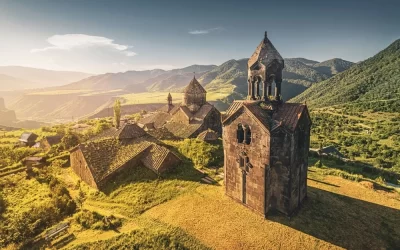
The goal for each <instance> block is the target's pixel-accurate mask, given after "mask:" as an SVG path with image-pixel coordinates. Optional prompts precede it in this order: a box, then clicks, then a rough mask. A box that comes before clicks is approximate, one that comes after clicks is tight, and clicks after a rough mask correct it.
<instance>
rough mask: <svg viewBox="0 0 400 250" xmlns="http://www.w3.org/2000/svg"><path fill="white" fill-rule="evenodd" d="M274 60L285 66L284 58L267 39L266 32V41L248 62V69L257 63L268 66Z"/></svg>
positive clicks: (263, 41)
mask: <svg viewBox="0 0 400 250" xmlns="http://www.w3.org/2000/svg"><path fill="white" fill-rule="evenodd" d="M273 60H278V62H279V63H282V64H283V58H282V56H281V55H280V54H279V52H278V50H276V49H275V47H274V45H273V44H272V43H271V41H270V40H269V39H268V37H267V32H265V36H264V39H263V40H262V41H261V43H260V44H259V45H258V46H257V48H256V50H255V51H254V53H253V55H252V56H251V57H250V59H249V61H248V67H251V66H253V65H254V63H256V62H257V61H260V62H261V63H263V64H264V65H265V66H267V65H268V64H270V63H271V62H272V61H273Z"/></svg>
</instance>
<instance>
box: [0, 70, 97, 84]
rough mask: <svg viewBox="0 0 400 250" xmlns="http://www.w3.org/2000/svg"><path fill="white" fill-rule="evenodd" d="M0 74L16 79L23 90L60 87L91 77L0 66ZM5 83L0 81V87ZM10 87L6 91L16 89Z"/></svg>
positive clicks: (83, 74) (84, 74) (63, 72)
mask: <svg viewBox="0 0 400 250" xmlns="http://www.w3.org/2000/svg"><path fill="white" fill-rule="evenodd" d="M0 74H2V75H7V76H9V77H13V78H15V79H17V80H18V81H19V82H21V84H18V86H20V87H21V88H23V89H25V88H29V89H35V88H43V87H53V86H61V85H64V84H67V83H70V82H75V81H78V80H81V79H83V78H86V77H89V76H90V75H91V74H87V73H82V72H73V71H55V70H45V69H36V68H29V67H21V66H0ZM5 82H6V80H3V79H0V86H3V85H4V83H5ZM11 87H12V86H10V88H9V89H7V90H11V89H12V90H13V89H17V88H15V87H14V88H11ZM18 89H20V88H18Z"/></svg>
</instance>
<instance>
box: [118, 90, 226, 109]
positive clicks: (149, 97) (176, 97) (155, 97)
mask: <svg viewBox="0 0 400 250" xmlns="http://www.w3.org/2000/svg"><path fill="white" fill-rule="evenodd" d="M168 93H169V92H144V93H136V94H126V95H121V96H120V98H121V99H123V101H122V104H123V105H129V104H150V103H167V96H168ZM171 95H172V101H173V102H174V103H180V102H181V101H182V93H176V92H171ZM228 95H229V91H228V90H226V91H225V89H224V90H217V91H212V92H209V93H207V100H208V101H217V100H220V99H222V98H224V97H226V96H228Z"/></svg>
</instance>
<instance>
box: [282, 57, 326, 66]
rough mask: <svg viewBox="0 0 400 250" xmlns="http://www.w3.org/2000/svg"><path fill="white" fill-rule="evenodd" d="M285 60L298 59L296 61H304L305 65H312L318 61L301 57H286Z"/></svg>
mask: <svg viewBox="0 0 400 250" xmlns="http://www.w3.org/2000/svg"><path fill="white" fill-rule="evenodd" d="M285 60H293V61H298V62H301V63H304V64H305V65H308V66H313V65H314V64H317V63H319V62H318V61H314V60H310V59H307V58H302V57H297V58H286V59H285Z"/></svg>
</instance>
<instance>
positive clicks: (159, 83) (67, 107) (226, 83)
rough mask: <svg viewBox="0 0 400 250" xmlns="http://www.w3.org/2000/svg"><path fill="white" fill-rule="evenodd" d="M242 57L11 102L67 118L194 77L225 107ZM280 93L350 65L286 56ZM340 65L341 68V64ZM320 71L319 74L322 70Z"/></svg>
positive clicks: (25, 111) (174, 88) (96, 79)
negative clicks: (132, 95)
mask: <svg viewBox="0 0 400 250" xmlns="http://www.w3.org/2000/svg"><path fill="white" fill-rule="evenodd" d="M247 61H248V59H247V58H244V59H240V60H229V61H227V62H225V63H223V64H221V65H219V66H216V65H191V66H188V67H185V68H181V69H173V70H168V71H166V70H161V69H154V70H146V71H127V72H122V73H107V74H101V75H95V76H89V77H87V78H85V79H82V80H79V81H75V82H72V83H69V84H66V85H63V86H59V87H52V88H47V89H40V90H34V91H26V92H25V93H23V95H22V96H21V97H19V98H17V99H15V100H14V102H13V103H12V104H10V105H9V106H10V108H12V109H13V110H15V112H16V114H17V117H22V118H24V119H38V120H41V121H57V120H58V121H62V120H63V119H67V120H70V119H71V118H72V117H76V118H77V117H82V116H85V115H88V114H91V113H93V112H99V111H100V110H101V109H102V108H106V107H108V106H110V105H112V100H113V99H114V98H116V97H120V98H123V97H121V96H122V95H123V94H129V93H141V92H166V91H170V92H180V91H181V90H182V88H183V87H185V86H186V85H187V84H188V83H189V82H190V80H191V79H192V78H193V76H194V75H195V76H196V78H197V79H198V80H199V82H200V83H201V84H202V85H203V86H204V87H205V88H206V90H207V91H208V92H209V93H210V95H213V98H210V99H213V100H218V101H217V102H216V103H215V104H216V106H217V107H218V108H220V109H221V110H223V109H225V108H226V107H227V106H228V104H229V103H230V102H231V101H232V100H233V99H242V98H245V97H246V95H247ZM285 64H286V65H285V70H284V72H283V75H284V81H283V88H282V94H283V97H284V99H285V100H288V99H290V98H291V97H294V96H296V95H298V94H299V93H301V92H303V91H304V90H306V89H307V88H308V87H309V86H311V85H312V84H314V83H317V82H319V81H322V80H325V79H328V78H329V77H331V76H332V75H335V74H336V73H337V72H340V71H342V70H344V69H345V68H346V67H350V66H351V65H352V63H351V62H347V61H344V60H342V59H333V60H329V61H326V62H316V61H312V60H308V59H305V58H291V59H286V60H285ZM343 65H344V66H343ZM322 71H323V72H322Z"/></svg>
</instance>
